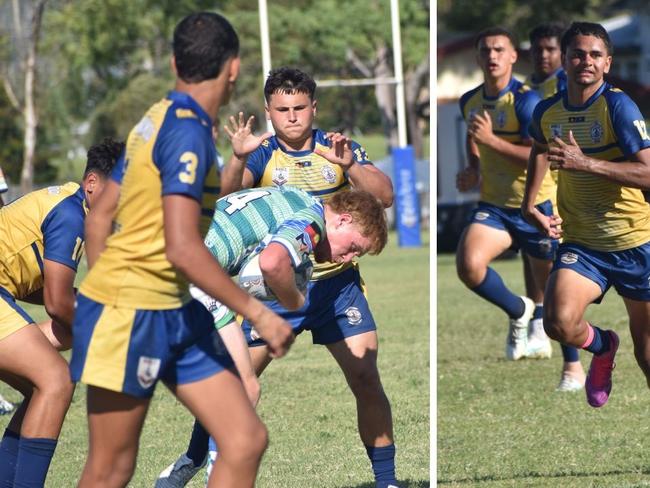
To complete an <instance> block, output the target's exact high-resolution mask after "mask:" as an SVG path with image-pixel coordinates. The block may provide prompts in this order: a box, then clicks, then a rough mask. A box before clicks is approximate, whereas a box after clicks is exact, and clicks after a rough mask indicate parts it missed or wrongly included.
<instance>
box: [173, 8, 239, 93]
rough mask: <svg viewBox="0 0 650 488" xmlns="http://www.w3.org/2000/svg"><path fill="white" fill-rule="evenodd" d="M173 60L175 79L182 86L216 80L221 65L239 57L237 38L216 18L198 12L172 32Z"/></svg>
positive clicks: (231, 30) (220, 17) (222, 19)
mask: <svg viewBox="0 0 650 488" xmlns="http://www.w3.org/2000/svg"><path fill="white" fill-rule="evenodd" d="M173 50H174V59H175V62H176V72H177V73H178V77H179V78H180V79H181V80H183V81H184V82H186V83H199V82H201V81H204V80H210V79H213V78H216V77H217V76H219V74H220V73H221V69H222V68H223V65H224V63H225V62H226V61H227V60H228V59H230V58H233V57H235V56H237V54H238V53H239V38H238V37H237V33H236V32H235V29H233V27H232V25H230V22H228V21H227V20H226V19H225V18H224V17H222V16H221V15H219V14H215V13H211V12H198V13H194V14H190V15H188V16H187V17H185V18H184V19H183V20H181V21H180V22H179V23H178V25H177V26H176V28H175V29H174V42H173Z"/></svg>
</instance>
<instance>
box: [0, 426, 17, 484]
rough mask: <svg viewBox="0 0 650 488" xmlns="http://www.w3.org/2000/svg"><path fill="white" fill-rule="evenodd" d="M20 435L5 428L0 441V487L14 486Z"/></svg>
mask: <svg viewBox="0 0 650 488" xmlns="http://www.w3.org/2000/svg"><path fill="white" fill-rule="evenodd" d="M19 441H20V436H19V435H18V434H16V433H15V432H13V431H11V430H9V429H5V433H4V435H3V436H2V442H0V487H1V488H11V487H12V486H14V477H15V475H16V460H17V459H18V443H19Z"/></svg>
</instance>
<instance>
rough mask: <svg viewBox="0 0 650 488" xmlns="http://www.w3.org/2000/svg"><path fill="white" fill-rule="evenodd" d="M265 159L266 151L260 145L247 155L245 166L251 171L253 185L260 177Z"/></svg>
mask: <svg viewBox="0 0 650 488" xmlns="http://www.w3.org/2000/svg"><path fill="white" fill-rule="evenodd" d="M267 161H268V158H267V157H266V151H264V149H263V148H262V146H260V147H258V148H257V149H255V151H253V152H252V153H251V154H250V155H249V156H248V160H247V161H246V168H248V170H249V171H250V172H251V173H253V186H257V184H258V183H259V182H260V180H261V179H262V175H263V174H264V168H265V167H266V163H267Z"/></svg>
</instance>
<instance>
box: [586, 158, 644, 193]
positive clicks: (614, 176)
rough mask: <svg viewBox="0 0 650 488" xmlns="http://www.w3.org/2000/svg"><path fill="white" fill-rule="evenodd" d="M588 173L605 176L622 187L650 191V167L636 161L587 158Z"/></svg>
mask: <svg viewBox="0 0 650 488" xmlns="http://www.w3.org/2000/svg"><path fill="white" fill-rule="evenodd" d="M585 159H586V164H585V169H584V171H586V172H587V173H592V174H595V175H598V176H603V177H605V178H607V179H608V180H611V181H614V182H615V183H618V184H619V185H622V186H628V187H631V188H640V189H642V190H647V189H650V166H649V165H647V164H645V163H641V162H635V161H620V162H612V161H603V160H602V159H594V158H589V157H587V156H585Z"/></svg>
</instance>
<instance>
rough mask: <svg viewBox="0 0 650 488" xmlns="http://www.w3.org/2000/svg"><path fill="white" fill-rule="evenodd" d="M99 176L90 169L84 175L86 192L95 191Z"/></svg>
mask: <svg viewBox="0 0 650 488" xmlns="http://www.w3.org/2000/svg"><path fill="white" fill-rule="evenodd" d="M98 180H99V178H98V177H97V175H96V174H95V173H93V172H92V171H91V172H90V173H88V174H87V175H86V177H85V178H84V190H85V191H87V192H88V193H92V192H94V191H95V187H96V186H97V183H98Z"/></svg>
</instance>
